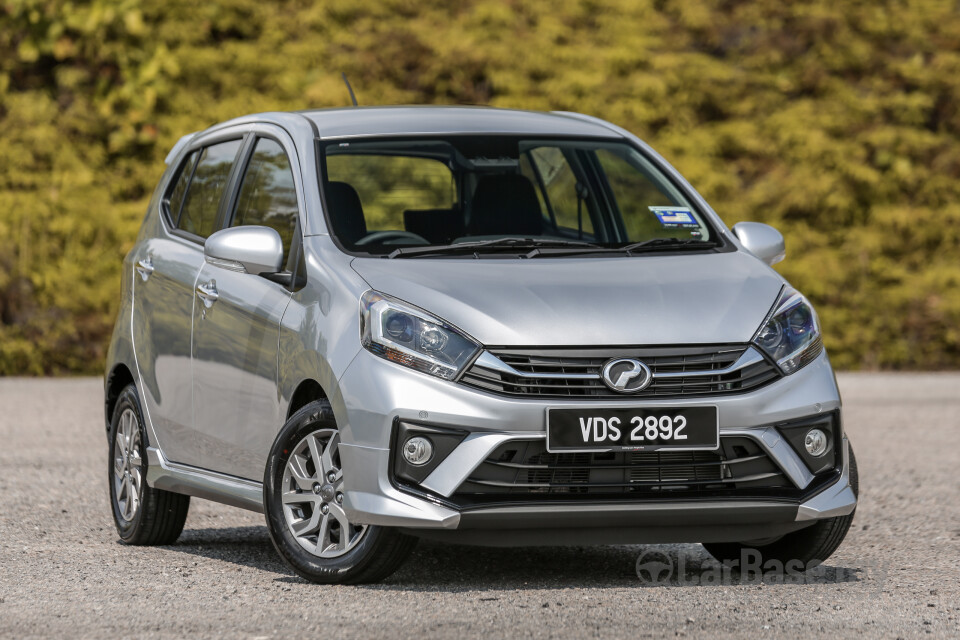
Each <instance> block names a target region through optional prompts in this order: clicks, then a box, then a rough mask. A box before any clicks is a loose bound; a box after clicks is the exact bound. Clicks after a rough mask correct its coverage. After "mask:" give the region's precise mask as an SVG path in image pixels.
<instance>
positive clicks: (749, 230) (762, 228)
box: [733, 222, 787, 266]
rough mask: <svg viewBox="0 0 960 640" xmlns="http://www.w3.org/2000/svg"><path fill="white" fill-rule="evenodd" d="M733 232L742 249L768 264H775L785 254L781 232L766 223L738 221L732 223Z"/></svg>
mask: <svg viewBox="0 0 960 640" xmlns="http://www.w3.org/2000/svg"><path fill="white" fill-rule="evenodd" d="M733 233H734V234H735V235H736V236H737V238H738V239H739V240H740V244H742V245H743V247H744V249H746V250H747V251H749V252H750V253H752V254H753V255H755V256H756V257H758V258H760V259H761V260H763V261H764V262H766V263H767V264H768V265H771V266H772V265H775V264H777V263H778V262H780V261H781V260H783V259H784V258H785V257H786V255H787V249H786V245H785V244H784V241H783V234H781V233H780V232H779V231H777V230H776V229H774V228H773V227H771V226H770V225H768V224H763V223H761V222H738V223H737V224H735V225H733Z"/></svg>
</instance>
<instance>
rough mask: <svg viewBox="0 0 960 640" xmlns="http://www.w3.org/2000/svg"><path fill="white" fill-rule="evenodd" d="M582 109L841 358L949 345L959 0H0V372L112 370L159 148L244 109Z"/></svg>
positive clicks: (912, 353)
mask: <svg viewBox="0 0 960 640" xmlns="http://www.w3.org/2000/svg"><path fill="white" fill-rule="evenodd" d="M340 71H345V72H346V73H347V74H348V76H349V77H350V79H351V81H352V83H353V85H354V88H355V89H356V90H357V93H358V97H359V98H360V100H361V103H366V104H389V103H428V104H448V103H482V104H490V105H494V106H507V107H519V108H530V109H561V110H574V111H580V112H584V113H590V114H594V115H597V116H600V117H603V118H606V119H609V120H612V121H614V122H616V123H618V124H621V125H623V126H625V127H627V128H629V129H631V130H633V131H635V132H636V133H638V134H639V135H640V136H641V137H643V138H645V139H647V140H648V141H649V142H650V143H651V144H653V145H654V147H656V148H657V149H658V150H660V151H661V152H662V153H663V154H664V155H665V156H666V157H667V158H668V159H669V160H671V161H672V162H673V163H674V164H675V165H676V166H677V167H678V168H679V169H680V170H681V172H683V173H684V174H685V175H686V176H687V177H688V178H690V180H691V182H693V184H694V185H695V186H696V187H697V188H698V189H699V190H700V191H701V192H702V193H703V194H704V196H705V197H706V198H707V199H708V200H709V201H710V202H711V203H712V204H713V205H714V208H715V209H717V211H718V212H719V213H720V214H721V215H722V216H723V217H724V218H725V219H726V220H727V222H728V223H730V224H732V223H735V222H737V221H740V220H758V221H763V222H769V223H771V224H774V225H776V226H777V227H778V228H780V229H781V230H782V231H783V232H784V234H785V235H786V237H787V241H788V259H787V261H786V262H784V263H783V265H782V267H780V268H782V272H783V273H784V275H785V276H786V277H787V278H788V279H790V280H791V282H793V284H795V285H796V286H798V287H799V288H801V289H802V290H804V291H805V292H807V293H808V295H809V296H810V297H811V298H812V300H813V302H814V303H815V305H816V306H817V308H818V310H819V311H820V315H821V319H822V322H823V324H824V325H825V328H826V338H827V345H828V348H829V350H830V353H831V355H832V357H833V360H834V362H835V364H837V365H839V366H840V367H844V368H951V367H952V368H955V367H957V366H958V365H960V335H958V334H960V329H958V327H960V294H958V284H960V145H958V144H957V137H958V131H960V112H958V108H957V105H958V104H960V19H958V14H957V13H956V11H955V10H954V9H953V7H952V5H951V4H950V3H944V2H938V1H936V0H906V1H904V2H899V3H838V2H831V1H828V0H812V1H810V2H804V3H784V2H779V1H776V0H760V1H755V2H738V1H729V0H728V1H725V2H711V3H702V2H699V1H695V0H675V1H673V0H657V1H654V2H636V1H635V0H607V1H600V0H556V1H555V2H550V3H546V2H532V1H529V0H509V1H507V0H503V1H496V2H494V1H490V0H467V1H464V2H456V3H450V2H446V1H440V0H421V1H419V2H411V1H408V0H386V1H383V0H330V1H327V2H322V3H318V4H315V5H314V4H312V3H305V2H299V1H296V2H281V3H275V4H271V3H265V2H256V1H254V0H235V1H234V2H231V3H230V4H227V5H220V4H216V3H198V2H180V1H176V2H163V3H139V2H136V1H134V0H92V1H91V2H88V3H57V2H49V1H41V0H8V1H7V2H6V4H3V5H0V238H3V239H4V242H3V243H2V244H0V374H38V375H39V374H50V373H54V374H60V373H97V372H100V371H101V370H102V364H103V358H104V349H105V343H106V341H107V339H108V337H109V331H110V328H111V325H112V322H113V316H114V314H115V312H116V301H117V297H118V292H119V267H120V260H121V258H122V256H123V255H124V254H125V253H126V251H128V250H129V248H130V246H131V243H132V241H133V238H134V235H135V233H136V228H137V225H138V223H139V219H140V218H141V216H142V213H143V211H144V209H145V207H146V203H147V199H148V198H149V194H150V192H151V190H152V188H153V186H154V184H155V182H156V180H157V178H158V177H159V175H160V173H161V171H162V169H163V158H164V156H165V154H166V152H167V151H168V150H169V148H170V147H171V146H172V144H173V143H174V142H175V141H176V139H177V138H178V137H179V136H181V135H183V134H184V133H187V132H190V131H195V130H198V129H202V128H205V127H207V126H209V125H210V124H213V123H214V122H217V121H220V120H224V119H227V118H230V117H233V116H237V115H241V114H244V113H249V112H255V111H266V110H288V109H301V108H307V107H322V106H332V105H337V106H339V105H343V104H346V101H347V99H348V98H347V94H346V91H345V89H344V87H343V86H342V83H341V81H340V78H339V73H340Z"/></svg>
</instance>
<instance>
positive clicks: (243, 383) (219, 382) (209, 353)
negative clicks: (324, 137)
mask: <svg viewBox="0 0 960 640" xmlns="http://www.w3.org/2000/svg"><path fill="white" fill-rule="evenodd" d="M271 129H272V128H266V127H262V128H261V129H260V131H261V134H260V135H257V136H255V137H254V138H253V139H252V140H251V142H250V144H249V148H248V149H247V153H246V160H245V166H244V168H243V171H242V174H241V175H242V177H241V178H240V181H239V186H238V189H237V193H236V197H235V199H234V202H233V204H232V205H231V207H230V208H231V211H230V212H229V214H228V215H227V218H226V224H225V226H227V227H237V226H243V225H261V226H269V227H272V228H274V229H276V230H277V231H278V233H279V234H280V237H281V239H282V240H283V246H284V252H285V261H286V262H285V264H287V270H288V273H292V272H293V271H294V270H295V269H294V268H293V265H292V264H291V263H290V261H291V260H295V259H296V258H297V255H296V254H293V255H292V252H291V248H292V247H296V248H298V247H299V228H300V227H299V209H300V207H299V204H298V196H297V192H298V190H297V186H296V183H295V182H294V168H293V167H292V165H291V161H290V158H291V157H294V158H295V157H296V155H294V154H293V153H292V142H291V141H290V140H289V138H286V141H287V143H288V145H289V148H290V151H291V153H289V154H288V152H287V150H285V148H284V145H283V144H281V142H280V140H281V139H284V138H285V136H283V135H281V133H280V132H278V131H277V132H274V133H273V134H272V135H270V136H268V135H263V134H262V133H263V132H264V131H270V130H271ZM211 294H212V295H211ZM197 295H198V297H197V303H196V305H195V307H194V314H193V327H194V329H193V384H194V428H195V431H196V443H197V449H196V451H195V455H196V456H197V464H201V463H202V466H204V467H206V468H208V469H211V470H214V471H218V472H220V473H225V474H229V475H233V476H238V477H242V478H249V479H254V480H261V479H262V477H263V469H264V465H265V464H266V456H267V452H268V451H269V449H270V445H271V444H272V443H273V438H274V436H275V435H276V433H277V430H278V429H279V428H280V426H281V425H282V423H283V419H284V416H283V415H282V413H281V407H280V397H279V395H278V390H277V378H278V370H277V366H278V364H277V363H278V345H279V339H280V320H281V318H282V317H283V313H284V311H285V309H286V307H287V305H288V304H289V302H290V296H291V290H290V286H289V285H284V284H281V283H278V282H274V281H272V280H269V279H267V278H266V277H262V276H259V275H253V274H248V273H240V272H237V271H233V270H231V269H230V268H227V267H224V266H219V265H217V264H209V263H208V264H204V265H203V267H202V269H201V272H200V277H199V279H198V281H197Z"/></svg>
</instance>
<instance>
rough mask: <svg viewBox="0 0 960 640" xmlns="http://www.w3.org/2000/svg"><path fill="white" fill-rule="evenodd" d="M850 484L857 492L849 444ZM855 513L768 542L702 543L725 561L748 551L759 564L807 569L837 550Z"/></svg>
mask: <svg viewBox="0 0 960 640" xmlns="http://www.w3.org/2000/svg"><path fill="white" fill-rule="evenodd" d="M850 486H851V487H853V492H854V494H857V495H859V493H860V482H859V476H858V473H857V459H856V457H854V455H853V447H850ZM855 513H856V509H854V511H853V512H852V513H850V514H849V515H846V516H837V517H835V518H825V519H823V520H818V521H817V522H816V524H813V525H811V526H809V527H806V528H804V529H801V530H799V531H794V532H793V533H788V534H787V535H785V536H783V537H781V538H778V539H776V540H774V541H772V542H769V543H767V544H757V543H749V542H729V543H728V542H719V543H718V542H714V543H705V544H704V545H703V546H704V548H705V549H706V550H707V551H708V552H709V553H710V555H712V556H713V557H714V558H716V559H717V560H719V561H720V562H723V563H725V564H732V563H734V562H742V561H743V558H744V557H745V556H746V555H747V554H749V555H753V554H758V555H759V558H760V565H761V566H764V567H765V566H767V563H769V562H771V561H773V562H774V563H779V566H780V567H785V568H788V569H789V568H790V567H794V568H795V569H796V570H804V569H810V568H812V567H815V566H817V565H819V564H821V563H822V562H824V561H825V560H826V559H827V558H829V557H830V556H831V555H832V554H833V552H834V551H836V550H837V548H838V547H839V546H840V543H841V542H843V539H844V538H845V537H846V535H847V531H848V530H849V529H850V525H851V524H852V523H853V516H854V514H855ZM754 557H756V555H755V556H754ZM791 563H792V564H791Z"/></svg>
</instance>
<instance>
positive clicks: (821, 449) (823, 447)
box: [803, 429, 829, 458]
mask: <svg viewBox="0 0 960 640" xmlns="http://www.w3.org/2000/svg"><path fill="white" fill-rule="evenodd" d="M828 444H829V441H828V440H827V434H825V433H824V432H823V431H821V430H820V429H810V431H807V435H806V436H805V437H804V438H803V446H804V448H805V449H806V450H807V453H809V454H810V455H812V456H813V457H815V458H819V457H820V456H822V455H823V454H825V453H826V452H827V445H828Z"/></svg>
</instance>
